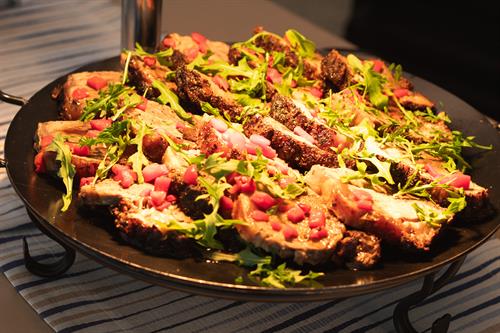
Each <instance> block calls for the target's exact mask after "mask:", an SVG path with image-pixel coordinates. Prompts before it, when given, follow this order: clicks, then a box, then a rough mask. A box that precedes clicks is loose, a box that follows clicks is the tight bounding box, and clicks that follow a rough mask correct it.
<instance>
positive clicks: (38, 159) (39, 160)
mask: <svg viewBox="0 0 500 333" xmlns="http://www.w3.org/2000/svg"><path fill="white" fill-rule="evenodd" d="M33 164H35V172H36V173H44V172H45V171H46V169H45V162H44V161H43V151H40V152H39V153H38V154H36V155H35V159H34V161H33Z"/></svg>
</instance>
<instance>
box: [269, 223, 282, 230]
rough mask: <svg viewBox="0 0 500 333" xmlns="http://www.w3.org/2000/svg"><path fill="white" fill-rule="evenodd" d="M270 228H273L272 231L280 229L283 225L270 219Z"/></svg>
mask: <svg viewBox="0 0 500 333" xmlns="http://www.w3.org/2000/svg"><path fill="white" fill-rule="evenodd" d="M271 228H273V230H274V231H280V230H281V228H283V225H282V224H281V223H279V222H278V221H271Z"/></svg>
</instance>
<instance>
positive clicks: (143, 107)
mask: <svg viewBox="0 0 500 333" xmlns="http://www.w3.org/2000/svg"><path fill="white" fill-rule="evenodd" d="M141 98H142V103H141V104H138V105H137V106H136V107H135V108H136V109H139V110H142V111H146V108H147V107H148V100H147V99H146V97H142V96H141Z"/></svg>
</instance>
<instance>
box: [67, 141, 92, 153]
mask: <svg viewBox="0 0 500 333" xmlns="http://www.w3.org/2000/svg"><path fill="white" fill-rule="evenodd" d="M69 146H70V149H71V153H73V154H75V155H78V156H89V154H90V148H89V147H88V146H80V145H79V144H76V143H74V144H70V145H69Z"/></svg>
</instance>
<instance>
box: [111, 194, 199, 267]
mask: <svg viewBox="0 0 500 333" xmlns="http://www.w3.org/2000/svg"><path fill="white" fill-rule="evenodd" d="M134 210H137V208H135V207H129V206H128V205H127V204H123V203H122V204H120V205H119V206H117V207H114V208H113V209H112V213H113V215H114V216H115V217H116V221H115V227H116V230H117V232H118V235H119V236H120V237H121V238H122V239H123V240H124V241H125V242H127V243H129V244H131V245H133V246H135V247H137V248H139V249H141V250H144V251H145V252H148V253H151V254H154V255H160V256H169V257H174V258H187V257H192V256H193V254H196V253H197V247H196V242H195V241H194V240H193V239H192V238H188V237H186V236H185V235H183V234H181V233H179V232H177V231H173V230H169V231H166V232H163V233H162V232H161V231H160V230H159V229H158V228H157V227H156V226H155V225H146V224H145V223H144V221H142V220H140V219H138V218H134V217H131V216H130V212H131V211H134Z"/></svg>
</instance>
